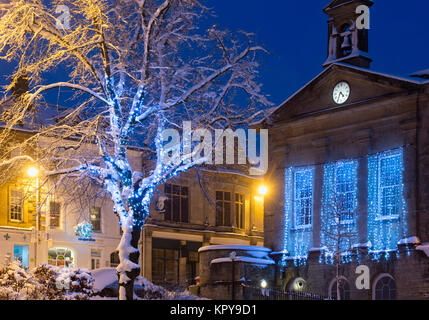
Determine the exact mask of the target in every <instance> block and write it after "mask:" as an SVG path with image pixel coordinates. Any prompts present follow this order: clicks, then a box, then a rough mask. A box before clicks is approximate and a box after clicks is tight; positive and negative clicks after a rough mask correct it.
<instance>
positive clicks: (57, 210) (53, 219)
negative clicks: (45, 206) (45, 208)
mask: <svg viewBox="0 0 429 320" xmlns="http://www.w3.org/2000/svg"><path fill="white" fill-rule="evenodd" d="M60 217H61V204H60V203H59V202H55V201H51V202H50V203H49V221H50V226H51V228H59V227H60Z"/></svg>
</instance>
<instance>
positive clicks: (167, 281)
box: [141, 170, 264, 287]
mask: <svg viewBox="0 0 429 320" xmlns="http://www.w3.org/2000/svg"><path fill="white" fill-rule="evenodd" d="M261 184H262V181H261V180H260V179H254V178H251V177H248V176H246V175H243V174H241V173H238V172H235V173H233V172H230V173H228V172H219V171H210V170H200V172H199V173H198V174H197V173H196V171H194V170H191V171H189V172H186V173H183V174H181V175H180V176H179V177H178V178H176V179H174V180H171V181H169V182H168V183H167V184H165V185H162V186H160V187H159V188H158V192H157V193H156V194H155V195H154V201H153V205H152V210H151V214H150V216H149V218H148V220H147V222H146V224H145V225H144V227H143V233H142V250H141V251H142V252H143V255H142V257H141V259H142V261H141V265H142V273H143V276H144V277H146V278H147V279H149V280H151V281H153V282H154V283H157V284H163V285H167V286H168V285H171V286H177V285H178V286H181V287H185V286H187V285H189V284H192V283H194V281H195V277H196V276H198V273H199V272H198V270H199V255H198V250H199V249H200V248H201V247H205V246H209V245H247V246H262V245H263V244H264V238H263V234H264V233H263V230H264V225H263V221H264V218H263V207H264V203H263V197H262V196H260V195H259V194H258V187H259V186H260V185H261Z"/></svg>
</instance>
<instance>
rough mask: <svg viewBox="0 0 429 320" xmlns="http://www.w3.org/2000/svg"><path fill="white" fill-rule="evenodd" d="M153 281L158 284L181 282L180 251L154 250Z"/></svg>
mask: <svg viewBox="0 0 429 320" xmlns="http://www.w3.org/2000/svg"><path fill="white" fill-rule="evenodd" d="M152 281H153V282H154V283H158V284H160V283H177V282H178V281H179V250H173V249H158V248H153V249H152Z"/></svg>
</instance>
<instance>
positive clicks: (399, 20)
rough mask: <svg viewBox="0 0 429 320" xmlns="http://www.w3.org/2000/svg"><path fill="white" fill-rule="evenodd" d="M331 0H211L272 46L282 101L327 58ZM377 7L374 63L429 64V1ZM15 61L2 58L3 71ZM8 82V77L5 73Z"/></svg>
mask: <svg viewBox="0 0 429 320" xmlns="http://www.w3.org/2000/svg"><path fill="white" fill-rule="evenodd" d="M329 2H330V1H329V0H307V1H303V0H301V1H287V0H264V1H261V0H207V1H205V4H206V5H211V6H213V8H214V9H215V11H216V12H217V18H216V20H217V24H218V26H219V27H221V28H227V29H230V30H232V31H238V30H244V31H247V32H254V33H256V35H257V39H258V42H259V44H261V45H263V46H264V47H265V48H266V49H267V50H269V51H270V52H271V55H269V56H266V57H265V58H264V59H263V60H264V61H263V65H262V66H261V81H262V82H263V84H264V92H265V93H267V94H269V95H270V96H271V97H270V100H271V101H272V102H274V103H275V104H279V103H281V102H282V101H284V100H285V99H286V98H288V97H289V96H290V95H291V94H293V93H294V92H295V91H296V90H298V89H299V88H300V87H302V86H303V85H304V84H305V83H307V82H308V81H310V80H311V79H312V78H313V77H314V76H316V75H317V74H318V73H319V72H320V71H322V70H323V69H322V64H323V62H324V61H325V59H326V51H327V49H326V48H327V23H326V21H327V16H326V15H325V14H324V13H323V11H322V9H323V7H324V6H325V5H327V4H328V3H329ZM374 2H375V4H374V6H373V7H372V10H371V30H370V56H371V57H372V59H373V60H374V62H373V64H372V67H371V69H372V70H375V71H379V72H386V73H391V74H395V75H402V76H406V75H409V74H411V73H413V72H415V71H418V70H422V69H427V68H429V33H428V31H429V2H428V1H426V0H423V1H422V0H409V1H406V2H405V1H401V0H374ZM11 67H12V66H5V65H4V64H3V63H1V64H0V68H1V69H2V70H1V71H0V74H1V75H3V76H4V75H5V74H8V73H10V71H11V70H10V69H11ZM0 83H2V84H4V83H5V78H4V77H2V79H0Z"/></svg>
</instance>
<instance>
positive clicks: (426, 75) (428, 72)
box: [411, 69, 429, 79]
mask: <svg viewBox="0 0 429 320" xmlns="http://www.w3.org/2000/svg"><path fill="white" fill-rule="evenodd" d="M411 77H414V78H422V79H429V69H425V70H420V71H417V72H414V73H413V74H412V75H411Z"/></svg>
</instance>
